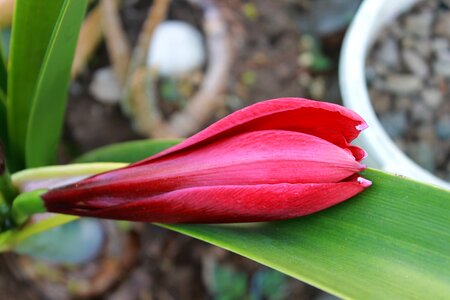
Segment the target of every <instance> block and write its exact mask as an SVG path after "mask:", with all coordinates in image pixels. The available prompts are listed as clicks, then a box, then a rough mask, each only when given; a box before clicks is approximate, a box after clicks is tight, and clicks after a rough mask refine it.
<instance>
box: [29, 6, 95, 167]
mask: <svg viewBox="0 0 450 300" xmlns="http://www.w3.org/2000/svg"><path fill="white" fill-rule="evenodd" d="M86 6H87V0H66V1H65V2H64V4H63V6H62V9H61V14H60V16H59V18H58V20H57V22H56V26H55V30H54V32H53V35H52V37H51V39H50V43H49V47H48V49H47V53H46V55H45V58H44V61H43V63H42V68H41V71H40V74H39V78H38V84H37V87H36V93H35V96H34V100H33V106H32V110H31V114H30V121H29V124H28V133H27V139H26V150H25V159H26V166H27V167H28V168H31V167H39V166H44V165H49V164H52V163H53V162H54V160H55V158H56V152H57V148H58V143H59V137H60V134H61V128H62V124H63V119H64V112H65V108H66V102H67V89H68V85H69V82H70V69H71V66H72V60H73V55H74V53H75V47H76V43H77V40H78V33H79V30H80V27H81V23H82V21H83V16H84V13H85V10H86Z"/></svg>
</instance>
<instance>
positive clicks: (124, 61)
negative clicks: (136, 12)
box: [100, 0, 131, 86]
mask: <svg viewBox="0 0 450 300" xmlns="http://www.w3.org/2000/svg"><path fill="white" fill-rule="evenodd" d="M100 5H101V9H102V13H103V17H102V24H103V31H104V34H105V41H106V46H107V48H108V53H109V57H110V59H111V62H112V65H113V68H114V72H115V73H116V76H117V79H118V81H119V84H120V85H121V86H124V84H125V82H126V81H127V74H128V66H129V62H130V52H131V50H130V44H129V42H128V39H127V36H126V34H125V32H124V30H123V28H122V24H121V21H120V16H119V6H118V1H117V0H101V3H100Z"/></svg>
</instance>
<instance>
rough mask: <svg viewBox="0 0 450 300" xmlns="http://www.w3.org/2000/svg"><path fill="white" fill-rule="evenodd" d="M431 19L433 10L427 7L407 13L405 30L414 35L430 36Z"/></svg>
mask: <svg viewBox="0 0 450 300" xmlns="http://www.w3.org/2000/svg"><path fill="white" fill-rule="evenodd" d="M433 19H434V17H433V12H432V11H431V10H428V9H427V10H424V11H422V12H420V13H416V14H411V15H408V16H406V18H405V31H406V32H408V33H410V34H411V35H414V36H421V37H427V36H430V34H431V25H432V24H433Z"/></svg>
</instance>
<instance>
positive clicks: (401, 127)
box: [380, 111, 408, 139]
mask: <svg viewBox="0 0 450 300" xmlns="http://www.w3.org/2000/svg"><path fill="white" fill-rule="evenodd" d="M380 121H381V123H382V124H383V127H384V129H385V130H386V132H387V133H388V134H389V136H390V137H392V138H393V139H395V138H398V137H399V136H401V135H403V134H404V133H405V132H406V129H407V127H408V121H407V119H406V114H405V113H404V112H402V111H397V112H389V113H386V114H384V115H383V116H381V117H380Z"/></svg>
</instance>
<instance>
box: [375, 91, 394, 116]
mask: <svg viewBox="0 0 450 300" xmlns="http://www.w3.org/2000/svg"><path fill="white" fill-rule="evenodd" d="M370 99H371V100H372V104H373V108H374V109H375V111H376V113H377V114H384V113H386V112H388V111H389V110H390V108H391V99H390V97H389V95H388V94H386V93H383V92H379V91H377V90H371V91H370Z"/></svg>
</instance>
